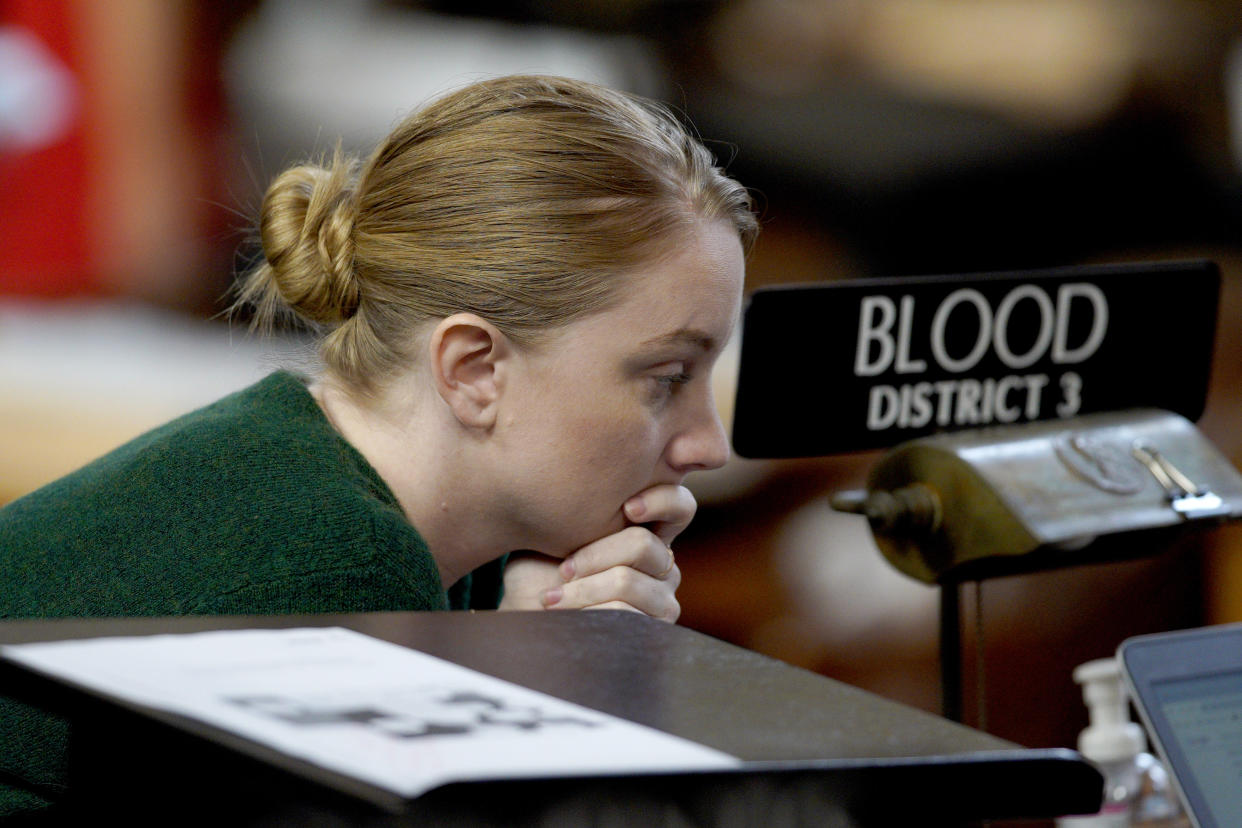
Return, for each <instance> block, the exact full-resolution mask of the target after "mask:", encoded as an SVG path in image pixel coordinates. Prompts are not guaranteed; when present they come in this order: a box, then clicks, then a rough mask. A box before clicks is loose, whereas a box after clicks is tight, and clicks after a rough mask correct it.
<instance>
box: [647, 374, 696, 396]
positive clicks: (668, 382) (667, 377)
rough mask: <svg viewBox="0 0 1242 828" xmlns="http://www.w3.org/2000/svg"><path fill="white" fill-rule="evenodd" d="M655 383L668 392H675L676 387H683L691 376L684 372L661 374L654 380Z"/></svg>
mask: <svg viewBox="0 0 1242 828" xmlns="http://www.w3.org/2000/svg"><path fill="white" fill-rule="evenodd" d="M655 380H656V382H658V383H660V385H662V386H664V387H665V388H667V389H668V390H669V391H673V390H675V389H676V388H677V387H678V386H681V385H685V384H686V383H688V382H689V381H690V380H691V376H690V375H689V374H687V373H686V372H685V371H678V372H677V373H675V374H663V375H661V376H658V377H656V378H655Z"/></svg>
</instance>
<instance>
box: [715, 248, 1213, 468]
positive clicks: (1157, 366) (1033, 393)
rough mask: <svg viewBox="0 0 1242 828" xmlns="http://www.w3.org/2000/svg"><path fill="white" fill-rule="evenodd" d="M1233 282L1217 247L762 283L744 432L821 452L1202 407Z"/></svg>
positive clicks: (743, 403)
mask: <svg viewBox="0 0 1242 828" xmlns="http://www.w3.org/2000/svg"><path fill="white" fill-rule="evenodd" d="M1219 293H1220V274H1219V271H1218V269H1217V267H1216V265H1215V264H1214V263H1212V262H1208V261H1188V262H1159V263H1136V264H1121V265H1103V266H1093V267H1072V268H1059V269H1054V270H1037V271H1026V272H1012V273H986V274H972V275H969V276H927V277H902V278H890V279H865V280H862V279H860V280H852V281H843V282H832V283H825V284H816V285H797V286H782V287H774V288H761V289H759V290H756V291H755V292H754V293H753V294H752V295H751V297H750V300H749V302H748V304H747V307H746V312H745V315H744V317H743V327H742V353H741V367H740V371H739V375H738V386H737V403H736V407H735V411H734V420H733V444H734V448H735V449H736V450H737V452H738V454H740V455H742V456H744V457H814V456H822V455H828V454H838V453H843V452H851V451H858V450H862V449H872V448H882V447H887V446H892V445H896V444H898V443H901V442H904V441H906V440H909V439H913V438H915V437H921V436H924V435H927V434H931V433H934V432H937V431H948V430H958V429H963V428H976V427H981V426H989V425H1003V424H1009V423H1022V422H1030V421H1034V420H1049V419H1055V418H1064V417H1072V416H1075V415H1078V414H1089V413H1092V412H1097V411H1119V410H1123V409H1127V408H1137V407H1154V408H1162V409H1165V410H1169V411H1174V412H1177V413H1178V414H1181V415H1182V416H1184V417H1187V418H1188V419H1190V420H1197V419H1198V418H1199V416H1200V415H1201V414H1202V413H1203V406H1204V403H1205V400H1206V396H1207V385H1208V375H1209V372H1210V370H1211V361H1212V348H1213V342H1214V339H1215V333H1216V311H1217V304H1218V301H1219Z"/></svg>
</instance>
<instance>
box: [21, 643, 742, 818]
mask: <svg viewBox="0 0 1242 828" xmlns="http://www.w3.org/2000/svg"><path fill="white" fill-rule="evenodd" d="M0 651H2V652H3V654H4V656H5V657H6V658H8V659H10V660H13V661H16V662H19V663H21V664H24V665H27V666H29V667H32V668H34V669H36V670H38V671H40V672H43V673H46V674H49V675H52V676H56V677H58V678H61V679H63V680H67V681H69V682H72V683H74V684H78V685H81V686H83V687H87V688H90V689H93V690H97V691H102V692H103V693H106V694H109V695H112V696H115V697H118V698H121V699H125V700H128V701H130V702H134V703H137V704H141V705H145V706H148V707H152V708H158V709H160V710H165V711H169V712H172V713H177V714H180V715H183V716H187V717H190V718H193V719H197V720H199V721H202V722H206V723H208V724H210V725H213V726H215V727H218V728H221V729H223V730H227V731H230V732H232V733H236V734H240V735H241V736H243V737H245V738H247V739H249V740H251V741H253V742H256V743H259V744H262V745H266V746H268V747H271V748H275V749H276V750H278V751H280V752H282V753H285V754H288V755H290V756H295V757H297V758H299V759H303V760H306V761H308V762H311V763H313V764H315V765H319V766H321V767H324V768H327V769H330V770H333V771H337V772H339V773H342V774H344V775H347V776H351V777H354V778H356V779H359V780H362V781H365V782H368V783H370V784H372V785H375V786H377V787H379V788H383V789H385V790H388V791H392V792H394V793H396V794H399V795H401V796H404V797H410V798H412V797H415V796H418V795H419V794H421V793H423V792H425V791H428V790H430V789H432V788H435V787H437V786H439V785H442V784H445V783H448V782H454V781H467V780H479V779H505V778H513V777H539V776H559V775H584V774H613V773H628V772H660V771H681V770H712V769H721V768H729V767H735V766H737V765H740V764H741V762H740V760H738V759H736V758H734V757H732V756H729V755H727V754H724V753H721V752H720V751H717V750H713V749H711V748H707V747H704V746H703V745H699V744H696V743H694V742H691V741H688V740H686V739H682V738H679V737H676V736H671V735H669V734H667V733H663V732H661V731H658V730H654V729H652V728H648V727H645V726H642V725H637V724H634V723H633V722H628V721H625V720H622V719H618V718H616V717H614V716H609V715H607V714H604V713H600V712H598V711H595V710H591V709H589V708H585V707H582V706H580V705H576V704H571V703H569V702H566V701H562V700H560V699H557V698H554V697H552V696H548V695H546V694H543V693H539V692H536V691H534V690H529V689H527V688H524V687H521V686H518V685H516V684H512V683H510V682H507V681H503V680H501V679H498V678H494V677H492V676H488V675H484V674H482V673H479V672H476V671H474V670H470V669H467V668H465V667H461V666H459V665H457V664H452V663H450V662H447V661H444V660H442V659H439V658H435V657H434V656H430V655H427V654H426V653H421V652H418V651H416V650H410V649H407V648H405V647H400V646H398V645H396V644H391V643H388V642H386V641H380V640H379V639H375V638H371V637H369V636H366V635H363V634H361V633H357V632H353V631H352V630H346V629H342V628H339V627H325V628H307V629H290V630H223V631H215V632H203V633H191V634H187V635H157V636H147V637H127V638H98V639H88V640H82V641H60V642H53V643H43V644H21V645H10V646H5V647H2V648H0Z"/></svg>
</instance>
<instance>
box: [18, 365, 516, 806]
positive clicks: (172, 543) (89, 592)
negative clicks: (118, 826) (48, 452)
mask: <svg viewBox="0 0 1242 828" xmlns="http://www.w3.org/2000/svg"><path fill="white" fill-rule="evenodd" d="M0 562H2V565H3V572H4V575H3V586H2V587H0V617H3V618H50V617H66V616H76V617H82V616H139V615H142V616H155V615H189V614H204V615H221V614H255V615H269V614H279V613H340V612H376V611H383V610H438V609H448V608H450V607H453V608H458V609H464V608H467V607H476V608H489V609H494V608H495V607H496V605H497V603H498V601H499V597H500V571H501V567H502V565H503V563H502V562H496V563H494V564H491V565H488V567H486V568H484V569H481V570H479V571H478V572H476V573H474V576H473V583H471V577H470V576H467V578H466V579H464V580H463V581H462V582H460V583H458V584H456V585H454V587H453V589H452V590H449V592H448V593H446V592H445V590H444V588H443V586H442V585H441V583H440V577H439V573H438V571H437V569H436V565H435V561H434V560H433V559H432V557H431V555H430V554H429V553H428V551H427V546H426V544H425V543H424V542H423V540H422V538H421V537H419V535H418V532H417V531H415V529H414V527H413V526H411V525H410V523H409V521H407V520H406V518H405V515H404V514H403V513H402V511H401V509H400V507H399V505H398V504H397V500H396V498H395V497H394V495H393V493H392V492H391V490H390V489H389V488H388V486H387V485H386V484H385V483H384V481H383V480H381V479H380V477H379V475H378V474H377V473H376V471H375V470H374V469H373V468H372V467H371V466H370V464H369V463H367V461H366V460H365V459H364V458H363V457H362V455H360V454H359V453H358V452H357V451H356V450H355V449H354V448H353V447H352V446H350V445H349V444H348V443H347V442H346V441H345V440H344V439H342V438H341V436H340V435H339V434H338V433H337V432H336V431H335V430H334V429H333V428H332V426H331V424H329V423H328V421H327V419H326V418H325V417H324V415H323V413H322V412H321V411H320V409H319V406H318V405H316V403H315V401H314V399H313V398H312V397H311V396H310V394H309V393H308V391H307V389H306V386H305V384H304V382H303V381H302V380H301V379H300V378H298V377H296V376H294V375H292V374H289V373H284V372H280V373H276V374H273V375H271V376H269V377H267V378H266V379H264V380H262V381H261V382H259V383H257V384H256V385H254V386H251V387H250V388H248V389H246V390H243V391H240V392H238V393H236V394H233V395H231V396H229V397H226V398H224V399H222V400H220V401H219V402H217V403H215V404H213V405H210V406H207V407H206V408H203V409H200V410H198V411H196V412H193V413H191V414H187V415H186V416H184V417H181V418H180V419H177V420H174V421H172V422H171V423H168V424H167V425H164V426H162V427H160V428H157V429H155V430H154V431H151V432H149V433H147V434H145V435H143V436H141V437H139V438H137V439H135V440H133V441H132V442H130V443H127V444H126V445H124V446H122V447H120V448H118V449H116V450H115V451H113V452H111V453H110V454H107V455H105V456H104V457H102V458H100V459H99V460H96V461H95V462H93V463H91V464H89V465H87V466H85V467H84V468H82V469H80V470H78V471H77V472H74V473H73V474H70V475H68V476H67V477H64V478H62V479H60V480H57V481H55V482H53V483H51V484H49V485H47V486H45V487H44V488H42V489H40V490H38V491H36V492H34V493H32V494H29V495H27V496H25V497H23V498H21V499H19V500H17V501H14V502H13V503H11V504H9V505H8V506H6V507H4V508H3V509H0ZM472 593H473V594H472ZM65 739H66V734H65V725H64V723H63V722H60V721H58V720H54V719H51V718H50V717H48V716H46V715H44V714H42V713H40V712H38V711H36V710H34V709H33V708H29V707H25V706H23V705H19V704H17V703H15V702H11V701H7V700H0V782H2V781H3V780H4V779H6V778H7V779H10V780H11V779H12V777H16V778H17V779H18V780H22V781H24V782H25V783H26V785H27V786H28V787H34V788H36V789H40V790H44V791H46V792H48V793H49V794H50V795H54V794H55V793H56V792H57V791H58V789H59V786H61V785H62V784H63V778H64V750H63V747H64V742H65ZM42 804H44V803H43V802H42V800H41V799H40V798H39V797H36V796H34V795H33V794H30V793H28V792H26V791H22V790H20V789H18V788H15V787H8V786H4V785H2V784H0V816H3V815H4V814H6V813H13V812H14V811H18V810H21V809H23V808H26V807H38V806H41V805H42Z"/></svg>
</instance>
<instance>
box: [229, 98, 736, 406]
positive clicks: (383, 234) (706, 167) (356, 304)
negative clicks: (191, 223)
mask: <svg viewBox="0 0 1242 828" xmlns="http://www.w3.org/2000/svg"><path fill="white" fill-rule="evenodd" d="M704 219H707V220H715V219H725V220H729V221H732V222H733V224H734V226H735V227H736V228H737V231H738V235H739V237H740V239H741V241H742V244H743V247H744V249H746V250H749V248H750V246H751V244H752V243H753V241H754V238H755V235H756V234H757V232H758V224H757V222H756V220H755V217H754V214H753V212H752V209H751V200H750V196H749V194H748V193H747V192H746V190H745V189H744V188H743V187H742V186H741V185H740V184H738V183H737V182H736V181H734V180H732V179H730V178H728V177H726V176H725V175H724V173H723V172H722V171H721V170H720V168H718V167H717V166H716V163H715V160H714V159H713V157H712V155H711V153H710V152H708V150H707V149H706V148H705V147H704V146H703V145H702V144H701V143H699V142H698V141H697V140H695V138H694V137H692V136H691V135H690V134H689V133H688V132H687V130H686V129H685V128H684V127H683V126H682V124H681V123H680V122H679V121H678V120H677V118H675V117H674V116H673V115H672V114H671V113H670V112H668V110H666V109H665V108H663V107H661V106H660V105H658V104H655V103H653V102H650V101H646V100H643V99H640V98H636V97H633V96H630V95H627V94H624V93H621V92H617V91H614V90H611V89H608V88H605V87H602V86H598V85H595V84H591V83H586V82H583V81H577V80H569V79H565V78H556V77H539V76H513V77H505V78H498V79H495V80H490V81H484V82H481V83H477V84H473V85H471V86H468V87H465V88H463V89H461V90H459V91H457V92H454V93H451V94H449V95H447V96H445V97H443V98H440V99H438V100H436V101H434V102H432V103H431V104H430V105H428V106H426V107H424V108H423V109H421V110H419V111H417V112H415V113H413V114H412V115H410V116H409V117H407V118H406V119H405V120H404V121H403V122H402V123H401V124H400V125H398V126H397V128H396V129H395V130H393V132H392V133H391V134H390V135H389V136H388V138H387V139H386V140H385V141H384V142H383V143H382V144H381V145H380V146H379V147H378V148H377V149H376V150H375V152H374V154H373V155H372V157H371V158H370V160H369V161H368V162H367V163H366V164H365V166H360V165H359V163H358V161H357V160H356V159H352V158H347V157H344V156H343V155H342V154H341V153H340V151H339V150H338V151H337V153H336V154H335V155H334V156H333V157H332V158H331V160H325V161H322V162H318V163H307V164H303V165H300V166H295V167H293V168H291V169H289V170H287V171H285V172H284V173H282V174H281V175H280V176H279V177H277V178H276V179H275V181H274V182H273V183H272V184H271V186H270V187H269V188H268V191H267V195H266V196H265V198H264V200H263V206H262V212H261V216H260V220H259V234H260V240H261V243H262V247H263V254H264V260H263V261H262V262H261V263H260V264H259V266H258V267H257V268H256V269H255V270H254V271H252V272H251V274H250V275H249V276H248V277H246V278H245V279H244V281H243V282H242V284H241V289H240V294H239V304H251V305H253V306H254V308H255V321H256V322H257V323H258V324H260V325H266V324H270V322H271V321H272V320H273V318H274V317H276V316H278V315H280V314H282V313H283V312H285V311H292V312H293V313H294V314H295V315H296V316H298V317H299V318H301V319H302V320H303V321H305V322H307V323H310V324H311V325H313V326H316V327H318V328H319V329H320V330H322V331H323V333H324V334H325V335H324V337H323V339H322V340H321V343H320V354H321V356H322V358H323V360H324V363H325V365H326V366H327V368H328V369H329V370H331V371H332V372H333V373H334V374H335V375H337V376H338V377H340V378H342V379H344V380H345V381H347V382H349V383H350V384H352V385H354V386H355V387H357V388H359V389H361V390H369V389H371V388H373V387H374V386H375V384H376V383H378V382H382V380H383V378H384V377H385V376H387V375H388V374H389V372H391V371H393V370H394V369H396V368H398V367H399V366H401V365H403V364H408V360H409V358H410V354H409V353H408V351H409V349H410V346H411V343H412V333H413V331H414V330H415V329H416V328H417V327H418V326H419V324H420V323H422V322H425V321H427V320H432V319H438V318H443V317H446V316H449V315H451V314H453V313H457V312H462V311H466V312H472V313H476V314H478V315H479V316H481V317H483V318H485V319H487V320H488V321H490V322H491V323H492V324H494V325H496V326H497V327H498V328H499V329H500V330H502V331H504V332H505V333H506V334H507V335H508V336H510V337H512V338H513V339H514V341H516V342H518V343H531V342H535V341H537V340H538V337H539V334H540V333H541V332H544V331H547V330H549V329H552V328H555V327H558V326H561V325H564V324H566V323H568V322H570V321H572V320H573V319H575V318H578V317H580V316H582V315H585V314H589V313H592V312H594V311H598V310H601V309H603V308H604V307H606V306H607V305H608V304H609V303H610V302H611V301H612V300H613V299H614V298H615V297H616V296H617V294H618V292H619V291H621V290H622V289H623V287H624V280H622V279H618V278H617V276H618V275H619V274H621V273H623V272H625V271H626V270H628V269H631V268H634V267H637V266H638V265H641V264H643V263H645V262H649V261H651V260H653V259H654V258H657V257H660V256H662V255H666V254H668V253H669V252H671V251H672V249H673V248H674V246H675V245H676V244H677V243H678V242H680V241H681V240H682V239H684V238H685V235H686V233H687V232H688V230H689V229H690V228H692V227H693V226H694V225H695V224H696V223H697V222H699V221H701V220H704Z"/></svg>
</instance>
